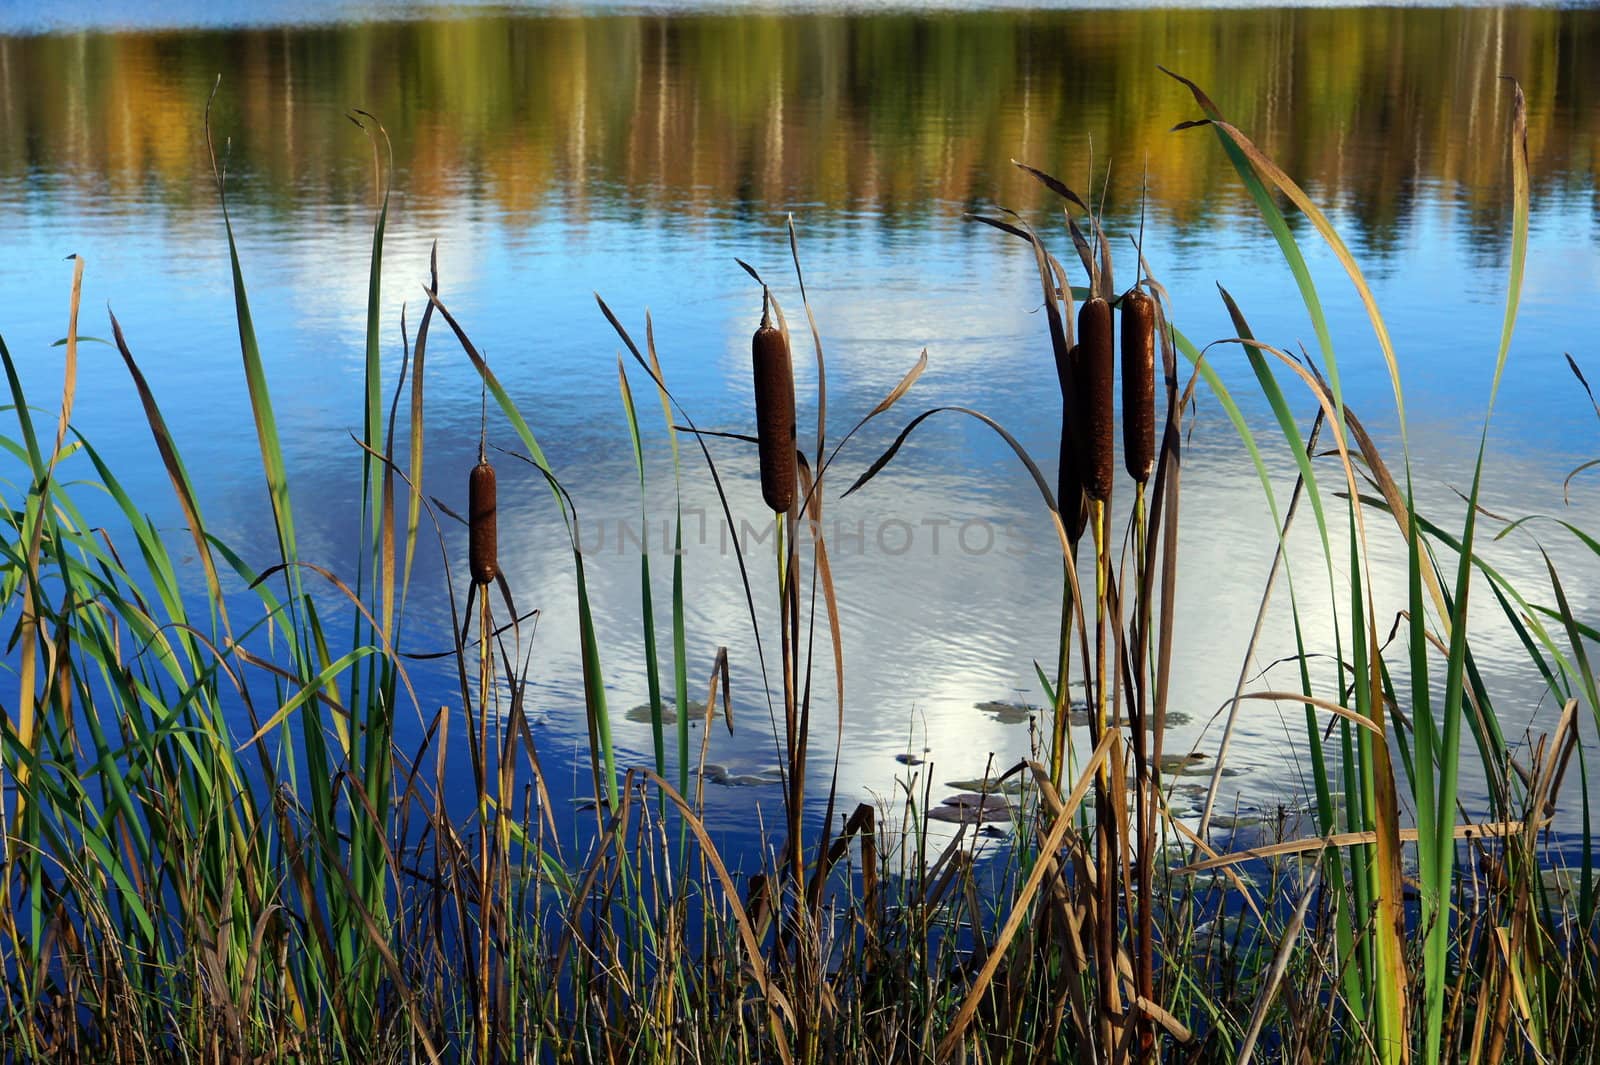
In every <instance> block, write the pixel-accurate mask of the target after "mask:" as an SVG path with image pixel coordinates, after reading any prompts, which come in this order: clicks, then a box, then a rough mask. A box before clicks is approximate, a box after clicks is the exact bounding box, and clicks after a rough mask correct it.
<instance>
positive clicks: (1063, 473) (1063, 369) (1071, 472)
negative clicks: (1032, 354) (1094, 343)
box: [1056, 344, 1089, 544]
mask: <svg viewBox="0 0 1600 1065" xmlns="http://www.w3.org/2000/svg"><path fill="white" fill-rule="evenodd" d="M1077 363H1078V347H1077V345H1076V344H1074V345H1073V346H1072V350H1071V351H1069V352H1067V364H1066V365H1065V366H1058V367H1057V373H1059V374H1060V375H1061V378H1062V388H1061V395H1062V400H1063V402H1064V401H1065V399H1066V393H1067V389H1066V379H1067V375H1069V374H1075V373H1076V372H1077ZM1072 417H1073V412H1072V411H1069V410H1066V409H1064V408H1063V410H1062V411H1061V464H1060V465H1059V466H1058V467H1057V473H1056V506H1058V507H1060V508H1061V524H1063V525H1065V526H1066V528H1067V540H1068V541H1069V542H1071V543H1073V544H1076V543H1077V542H1078V541H1079V540H1081V539H1083V529H1084V526H1085V525H1086V524H1087V523H1088V520H1089V510H1088V508H1087V507H1085V506H1084V505H1083V479H1082V478H1081V477H1079V476H1078V458H1077V456H1076V455H1075V454H1073V451H1072V432H1071V429H1072V426H1071V424H1070V423H1069V419H1070V418H1072Z"/></svg>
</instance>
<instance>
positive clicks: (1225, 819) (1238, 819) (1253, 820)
mask: <svg viewBox="0 0 1600 1065" xmlns="http://www.w3.org/2000/svg"><path fill="white" fill-rule="evenodd" d="M1265 821H1266V815H1264V814H1262V813H1261V812H1260V811H1257V810H1239V811H1237V812H1234V813H1214V814H1212V815H1211V823H1212V824H1213V825H1215V826H1216V827H1218V828H1220V829H1224V830H1225V831H1228V832H1234V831H1237V830H1239V829H1241V828H1254V827H1255V826H1256V825H1259V824H1262V823H1263V822H1265Z"/></svg>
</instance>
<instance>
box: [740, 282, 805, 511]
mask: <svg viewBox="0 0 1600 1065" xmlns="http://www.w3.org/2000/svg"><path fill="white" fill-rule="evenodd" d="M750 361H751V364H752V367H753V369H754V371H755V387H756V440H757V441H758V448H759V451H760V453H761V498H763V499H765V500H766V501H767V506H768V507H769V508H771V509H772V510H774V511H777V512H778V513H780V514H787V513H788V512H789V508H790V507H792V506H794V497H795V480H796V476H797V475H796V472H795V463H794V440H795V433H794V367H793V365H792V364H791V362H790V360H789V342H788V340H787V339H786V338H785V337H784V335H783V333H782V331H781V330H778V329H775V328H773V326H772V318H771V314H770V312H769V310H768V307H767V304H766V301H765V299H764V298H763V301H762V307H761V326H760V328H758V329H757V330H756V332H755V336H753V337H751V339H750Z"/></svg>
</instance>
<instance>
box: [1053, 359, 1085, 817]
mask: <svg viewBox="0 0 1600 1065" xmlns="http://www.w3.org/2000/svg"><path fill="white" fill-rule="evenodd" d="M1077 367H1078V346H1077V345H1076V344H1074V345H1073V346H1072V347H1071V348H1070V349H1069V350H1068V351H1067V356H1066V360H1065V362H1063V361H1061V360H1060V359H1057V361H1056V374H1057V377H1058V378H1059V379H1060V384H1061V407H1062V409H1061V450H1060V452H1059V462H1058V463H1057V466H1056V507H1057V508H1058V510H1059V512H1060V515H1061V524H1062V526H1063V527H1064V528H1065V530H1066V533H1067V546H1068V549H1069V553H1070V555H1071V558H1070V559H1067V560H1065V561H1064V562H1063V565H1065V566H1071V565H1072V564H1073V561H1072V560H1073V559H1076V558H1077V555H1078V543H1079V541H1081V540H1082V539H1083V531H1084V528H1085V527H1086V526H1087V525H1088V522H1089V508H1088V503H1087V500H1086V499H1085V498H1084V494H1083V479H1082V478H1081V477H1080V476H1079V470H1078V456H1077V452H1076V451H1075V450H1074V448H1073V438H1074V434H1075V433H1078V432H1081V431H1082V429H1081V427H1080V426H1079V425H1077V424H1075V423H1076V421H1077V418H1078V415H1077V411H1076V409H1075V408H1074V407H1072V406H1071V405H1070V401H1071V400H1072V399H1073V398H1075V396H1076V387H1075V383H1076V375H1077V372H1078V370H1077ZM1072 615H1073V597H1072V582H1071V580H1070V579H1069V578H1068V575H1066V574H1063V575H1062V579H1061V643H1060V654H1059V657H1058V661H1057V665H1056V689H1057V690H1056V706H1055V721H1054V723H1053V725H1052V728H1051V734H1050V780H1051V782H1052V783H1054V784H1056V785H1057V786H1058V787H1059V786H1060V784H1061V775H1062V773H1063V771H1064V769H1065V766H1066V759H1067V744H1068V742H1069V741H1070V739H1071V736H1070V734H1069V731H1068V728H1067V723H1068V716H1069V712H1070V710H1071V706H1072V700H1071V698H1070V696H1069V695H1068V692H1067V679H1068V676H1069V674H1070V671H1071V665H1072Z"/></svg>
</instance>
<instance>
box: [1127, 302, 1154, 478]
mask: <svg viewBox="0 0 1600 1065" xmlns="http://www.w3.org/2000/svg"><path fill="white" fill-rule="evenodd" d="M1155 459H1156V304H1155V300H1153V299H1151V298H1150V297H1149V296H1147V295H1145V294H1144V293H1143V292H1140V291H1139V290H1138V289H1134V290H1133V291H1131V292H1129V293H1128V294H1127V295H1126V296H1124V297H1122V462H1123V465H1124V466H1125V467H1126V468H1127V470H1128V476H1129V477H1131V478H1133V481H1134V483H1136V484H1139V485H1143V484H1144V483H1145V482H1146V481H1148V480H1149V479H1150V471H1151V469H1153V468H1154V466H1155Z"/></svg>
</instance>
